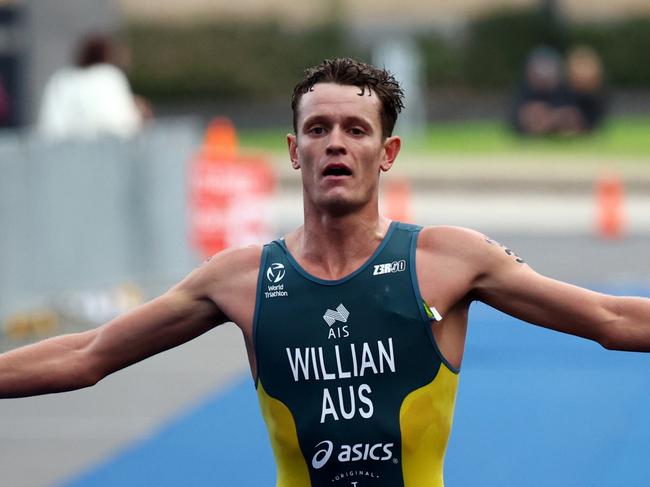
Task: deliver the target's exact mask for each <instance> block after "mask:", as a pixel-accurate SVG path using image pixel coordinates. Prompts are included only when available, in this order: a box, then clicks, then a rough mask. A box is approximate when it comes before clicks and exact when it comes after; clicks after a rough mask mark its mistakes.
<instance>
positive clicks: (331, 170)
mask: <svg viewBox="0 0 650 487" xmlns="http://www.w3.org/2000/svg"><path fill="white" fill-rule="evenodd" d="M323 176H325V177H327V176H352V171H350V168H348V167H347V166H346V165H344V164H330V165H328V166H327V167H326V168H325V170H324V171H323Z"/></svg>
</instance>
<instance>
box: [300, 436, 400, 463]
mask: <svg viewBox="0 0 650 487" xmlns="http://www.w3.org/2000/svg"><path fill="white" fill-rule="evenodd" d="M393 446H394V444H393V443H375V444H374V445H373V444H371V443H355V444H354V445H341V446H340V448H339V451H338V454H337V457H336V458H337V460H338V461H339V462H340V463H347V462H358V461H361V460H373V461H377V462H385V461H386V460H390V459H391V458H393V450H392V448H393ZM316 448H317V450H316V453H314V456H313V457H312V459H311V466H312V467H314V468H315V469H316V470H318V469H319V468H323V467H324V466H325V464H326V463H327V462H328V461H329V460H330V458H331V457H332V453H334V443H332V442H331V441H329V440H324V441H321V442H320V443H319V444H318V445H316Z"/></svg>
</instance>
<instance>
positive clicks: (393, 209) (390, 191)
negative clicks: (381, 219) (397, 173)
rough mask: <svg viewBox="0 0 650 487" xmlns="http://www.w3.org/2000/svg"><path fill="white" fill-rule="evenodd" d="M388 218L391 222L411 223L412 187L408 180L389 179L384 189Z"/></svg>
mask: <svg viewBox="0 0 650 487" xmlns="http://www.w3.org/2000/svg"><path fill="white" fill-rule="evenodd" d="M384 192H385V193H384V194H385V197H386V199H385V205H384V211H385V213H386V216H387V217H388V218H390V219H391V220H396V221H401V222H406V223H408V222H411V221H412V220H413V215H412V212H411V185H410V184H409V182H408V180H406V179H389V180H388V181H386V186H385V188H384Z"/></svg>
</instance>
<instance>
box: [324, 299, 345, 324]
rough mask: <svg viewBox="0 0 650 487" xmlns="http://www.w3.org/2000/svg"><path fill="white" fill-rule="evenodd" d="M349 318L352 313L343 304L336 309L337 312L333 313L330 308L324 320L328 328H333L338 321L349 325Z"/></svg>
mask: <svg viewBox="0 0 650 487" xmlns="http://www.w3.org/2000/svg"><path fill="white" fill-rule="evenodd" d="M349 316H350V312H349V311H348V310H347V309H346V308H345V306H343V304H342V303H341V304H339V305H338V306H337V307H336V311H332V310H331V309H329V308H328V309H327V311H325V314H324V315H323V319H324V320H325V323H327V326H332V325H333V324H334V323H335V322H337V321H340V322H341V323H347V322H348V317H349Z"/></svg>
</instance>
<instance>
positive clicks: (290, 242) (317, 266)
mask: <svg viewBox="0 0 650 487" xmlns="http://www.w3.org/2000/svg"><path fill="white" fill-rule="evenodd" d="M389 225H390V220H388V219H386V218H384V217H381V216H379V212H378V210H377V207H376V205H375V206H374V207H373V208H372V209H370V210H365V211H359V212H353V213H350V214H346V215H332V214H330V213H313V212H307V211H305V224H304V225H303V226H302V227H301V228H299V229H297V230H296V231H295V232H292V233H291V234H290V235H288V236H287V238H286V239H285V241H286V244H287V246H288V247H289V250H290V251H291V253H292V255H294V257H295V258H296V259H297V260H298V262H299V263H300V265H302V266H303V267H304V268H305V270H307V271H308V272H309V273H311V274H313V275H316V276H318V277H321V278H323V279H339V278H341V277H344V276H346V275H348V274H350V273H351V272H353V271H355V270H356V269H357V268H358V267H359V266H361V265H362V264H363V263H364V262H365V261H366V260H367V259H368V258H369V257H370V255H371V254H372V253H373V252H374V251H375V250H376V248H377V247H378V246H379V244H380V243H381V241H382V239H383V238H384V236H385V235H386V232H387V231H388V227H389Z"/></svg>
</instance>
